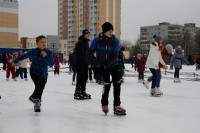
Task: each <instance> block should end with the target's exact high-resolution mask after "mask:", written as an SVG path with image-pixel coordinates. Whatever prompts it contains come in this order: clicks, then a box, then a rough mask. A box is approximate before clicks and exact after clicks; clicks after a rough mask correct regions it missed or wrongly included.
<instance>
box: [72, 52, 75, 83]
mask: <svg viewBox="0 0 200 133" xmlns="http://www.w3.org/2000/svg"><path fill="white" fill-rule="evenodd" d="M72 71H73V77H72V85H76V82H75V79H76V50H75V48H74V49H73V53H72Z"/></svg>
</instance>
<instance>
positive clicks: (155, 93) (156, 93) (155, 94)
mask: <svg viewBox="0 0 200 133" xmlns="http://www.w3.org/2000/svg"><path fill="white" fill-rule="evenodd" d="M151 96H152V97H160V96H161V93H160V92H159V91H158V89H157V88H151Z"/></svg>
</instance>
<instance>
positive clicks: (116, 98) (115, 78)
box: [101, 65, 121, 106]
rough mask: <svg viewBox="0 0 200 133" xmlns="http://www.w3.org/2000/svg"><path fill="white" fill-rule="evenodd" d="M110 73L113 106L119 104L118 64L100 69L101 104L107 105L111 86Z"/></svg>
mask: <svg viewBox="0 0 200 133" xmlns="http://www.w3.org/2000/svg"><path fill="white" fill-rule="evenodd" d="M110 75H111V76H112V82H113V87H114V89H113V91H114V106H119V105H120V104H121V101H120V91H121V71H120V67H119V65H116V66H114V67H112V68H107V69H102V77H103V81H104V90H103V95H102V99H101V104H102V106H105V105H108V97H109V91H110V87H111V81H110Z"/></svg>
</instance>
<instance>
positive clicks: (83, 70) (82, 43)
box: [74, 29, 91, 99]
mask: <svg viewBox="0 0 200 133" xmlns="http://www.w3.org/2000/svg"><path fill="white" fill-rule="evenodd" d="M89 38H90V32H89V31H88V30H87V29H84V30H83V31H82V35H81V36H80V37H79V40H78V42H77V44H76V70H77V84H76V88H75V93H74V98H75V99H91V95H90V94H87V93H86V82H87V79H88V59H87V58H88V55H87V54H88V48H89Z"/></svg>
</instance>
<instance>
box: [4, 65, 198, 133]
mask: <svg viewBox="0 0 200 133" xmlns="http://www.w3.org/2000/svg"><path fill="white" fill-rule="evenodd" d="M64 67H66V66H63V69H62V70H61V71H63V72H62V73H61V74H60V76H54V74H53V72H52V71H50V72H49V78H48V81H47V84H46V88H45V90H44V95H43V102H42V112H41V113H35V112H34V111H33V104H32V103H30V102H29V101H28V98H29V96H30V95H31V93H32V92H33V89H34V84H33V82H32V80H31V79H30V76H29V77H28V78H29V80H28V81H24V80H21V79H18V81H17V82H15V81H13V80H11V79H10V81H9V82H7V81H6V80H5V75H6V72H5V71H2V70H1V71H0V95H1V96H2V99H0V133H200V127H199V124H200V113H199V112H200V106H199V105H200V82H199V81H197V82H191V81H187V80H182V83H181V84H174V83H173V80H169V78H168V79H165V78H164V79H162V81H161V88H162V90H163V92H164V95H163V96H162V97H160V98H157V97H150V94H149V90H147V89H145V88H144V87H143V86H142V84H139V83H137V77H125V83H123V84H122V90H121V101H122V106H123V107H124V108H125V109H126V110H127V115H126V116H115V115H113V112H112V109H113V108H112V104H113V95H112V94H113V92H112V91H113V89H111V92H110V97H109V101H110V104H109V109H110V112H109V113H108V115H107V116H105V115H104V114H103V112H102V111H101V104H100V100H101V94H102V86H101V85H97V84H95V83H88V84H87V92H88V93H90V94H91V95H92V99H91V100H82V101H81V100H74V99H73V93H74V89H75V87H74V86H72V85H71V77H72V75H69V74H68V73H66V72H67V71H68V69H67V68H64ZM126 68H127V70H129V72H127V75H128V74H129V75H134V74H136V72H134V71H133V69H131V68H130V65H126ZM193 69H194V67H189V66H185V67H184V68H183V70H181V71H182V72H186V71H188V72H192V71H193ZM50 70H51V69H50ZM146 75H150V73H146ZM167 75H168V76H169V77H170V76H171V75H173V74H167ZM135 76H136V75H135Z"/></svg>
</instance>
